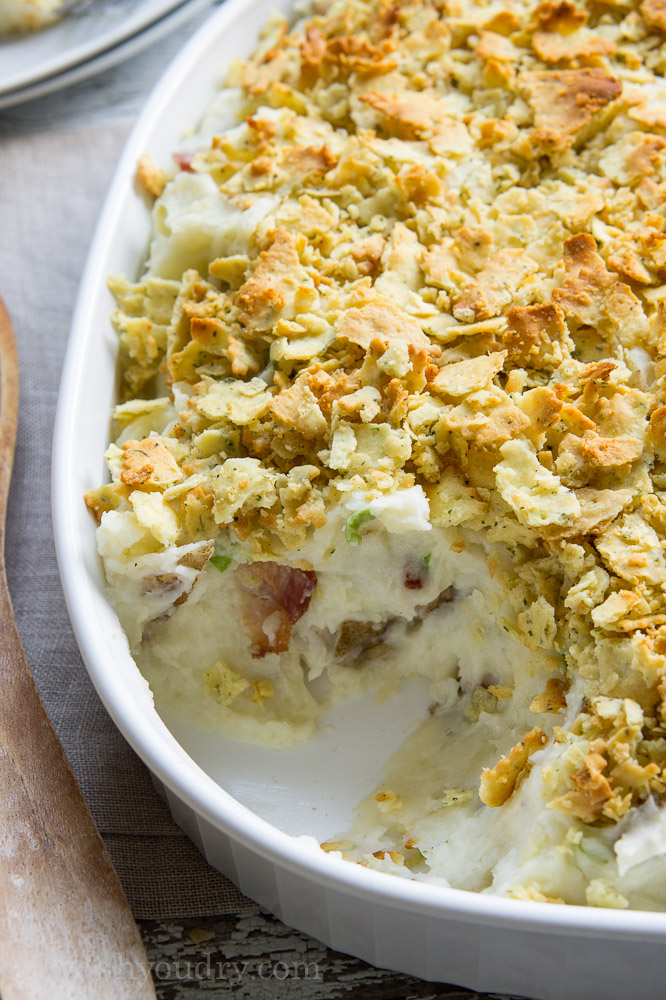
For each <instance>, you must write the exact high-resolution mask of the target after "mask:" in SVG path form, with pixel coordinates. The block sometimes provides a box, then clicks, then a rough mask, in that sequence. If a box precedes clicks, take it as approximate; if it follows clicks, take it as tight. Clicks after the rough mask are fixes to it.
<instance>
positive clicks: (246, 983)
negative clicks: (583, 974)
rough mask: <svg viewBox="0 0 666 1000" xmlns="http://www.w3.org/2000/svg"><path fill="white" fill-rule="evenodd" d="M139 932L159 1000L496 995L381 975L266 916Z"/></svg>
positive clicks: (152, 923) (472, 999) (432, 999)
mask: <svg viewBox="0 0 666 1000" xmlns="http://www.w3.org/2000/svg"><path fill="white" fill-rule="evenodd" d="M139 928H140V930H141V933H142V935H143V940H144V944H145V946H146V951H147V954H148V960H149V963H150V965H151V968H152V971H153V978H154V980H155V986H156V991H157V996H158V998H159V1000H216V998H222V997H225V996H231V995H233V997H234V1000H489V998H490V996H491V995H487V994H483V995H481V994H479V993H475V992H472V991H470V990H466V989H463V988H461V987H458V986H447V985H446V984H443V983H427V982H425V981H424V980H422V979H416V978H414V977H412V976H404V975H401V974H400V973H397V972H387V971H384V970H381V969H376V968H375V967H374V966H372V965H368V964H367V963H366V962H362V961H360V959H357V958H351V957H350V956H348V955H343V954H341V953H340V952H337V951H332V950H331V949H330V948H327V947H326V946H325V945H323V944H321V942H319V941H315V940H314V938H310V937H308V936H307V935H306V934H301V933H300V932H299V931H295V930H292V929H291V928H289V927H287V926H286V925H285V924H283V923H282V922H281V921H280V920H278V919H277V918H276V917H274V916H272V914H270V913H268V912H267V911H265V910H261V911H260V912H259V913H256V914H249V915H248V914H246V915H244V916H236V915H233V914H232V915H228V916H221V917H204V918H198V919H187V920H141V921H139ZM492 996H493V997H496V996H497V995H496V994H493V995H492ZM505 1000H517V998H511V997H507V998H505Z"/></svg>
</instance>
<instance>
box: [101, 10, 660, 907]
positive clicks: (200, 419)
mask: <svg viewBox="0 0 666 1000" xmlns="http://www.w3.org/2000/svg"><path fill="white" fill-rule="evenodd" d="M665 31H666V16H665V14H664V10H663V9H662V6H660V3H659V2H656V0H654V2H653V0H644V2H643V3H641V4H640V5H639V6H638V5H633V4H625V5H622V4H613V5H603V6H599V5H596V4H593V3H592V2H590V3H588V4H584V3H574V2H573V0H561V2H553V0H541V2H539V3H537V2H535V0H525V2H518V0H507V2H502V3H495V2H491V3H485V2H484V3H481V2H465V3H464V4H463V3H461V4H458V3H457V2H455V0H426V2H418V3H417V2H415V0H406V2H404V3H402V4H401V5H398V4H393V3H388V2H386V0H333V2H330V3H328V2H317V3H315V4H314V5H313V7H312V10H311V12H310V13H308V14H307V15H304V16H302V17H300V18H299V19H297V20H296V21H295V22H294V23H293V24H291V25H289V24H287V23H286V22H285V21H283V20H282V19H281V18H275V19H274V20H273V21H272V22H271V23H270V24H269V25H268V26H267V28H266V30H265V33H264V36H263V38H262V41H261V43H260V45H259V48H258V49H257V51H256V52H255V54H254V55H253V56H252V58H251V59H250V60H248V61H247V62H244V63H240V62H239V63H238V65H236V66H234V67H233V68H232V70H231V73H230V75H229V79H228V80H227V81H226V85H225V88H224V89H223V90H222V91H221V92H220V95H219V97H218V98H217V99H216V101H215V102H214V104H213V106H212V107H211V108H210V109H209V111H208V112H207V114H206V116H205V118H204V120H203V121H202V123H201V125H200V127H199V129H198V130H197V131H195V132H194V133H193V134H192V135H190V136H189V137H188V138H187V139H184V140H183V141H182V143H181V144H180V146H179V148H178V149H177V150H176V151H175V153H174V162H173V164H170V165H169V164H160V165H156V164H154V163H153V162H152V161H151V160H150V159H149V158H148V157H143V158H142V159H141V161H140V163H139V166H138V176H139V179H140V181H141V182H142V183H143V185H144V186H145V188H146V189H147V191H149V192H150V193H151V194H152V195H153V196H154V198H155V204H154V209H153V237H152V242H151V246H150V251H149V255H148V260H147V265H146V268H145V272H144V274H143V275H141V276H140V277H139V279H138V280H137V281H136V282H131V281H129V280H127V279H126V278H125V277H122V276H115V277H114V278H112V279H111V282H110V286H111V290H112V292H113V294H114V296H115V299H116V302H117V309H116V310H115V311H114V313H113V316H112V322H113V325H114V327H115V329H116V331H117V333H118V336H119V343H120V357H121V363H122V370H123V376H124V392H125V396H124V399H123V401H122V402H120V403H119V404H118V406H117V407H116V408H115V411H114V420H115V425H116V437H115V440H114V443H112V444H111V445H110V447H109V449H108V452H107V462H108V466H109V470H110V475H111V481H110V483H108V484H107V485H104V486H101V487H99V488H96V489H93V490H91V491H89V493H88V494H87V495H86V502H87V503H88V506H89V507H90V508H91V510H92V511H93V512H94V513H95V515H96V516H97V518H98V520H99V522H100V523H99V529H98V545H99V551H100V553H101V555H102V557H103V559H104V565H105V570H106V575H107V579H108V583H109V592H110V596H111V600H112V601H113V603H114V605H115V607H116V608H117V610H118V614H119V616H120V619H121V621H122V623H123V625H124V627H125V630H126V632H127V636H128V641H129V643H130V647H131V649H132V652H133V655H134V656H135V658H136V661H137V663H138V665H139V667H140V668H141V670H142V672H143V673H144V675H145V676H146V678H147V679H148V680H149V682H150V684H151V687H152V689H153V691H154V692H155V696H156V698H157V700H158V703H159V704H161V705H164V706H168V707H170V708H171V709H174V710H176V711H180V712H183V713H186V714H187V715H188V716H190V717H191V718H193V719H195V720H196V721H197V722H198V723H199V724H200V725H203V726H207V727H211V728H220V729H222V730H224V731H225V732H226V733H229V734H232V735H235V736H237V737H238V738H240V739H246V740H254V741H260V742H264V743H268V744H273V745H275V746H285V745H289V744H292V743H294V742H295V741H299V740H305V739H307V738H308V737H310V736H311V735H312V733H313V732H314V731H315V729H316V727H317V725H318V724H319V723H320V721H321V720H322V719H323V718H324V716H325V713H326V711H327V709H328V708H329V707H330V706H331V705H332V704H334V703H336V702H340V701H341V700H343V699H346V698H350V697H355V696H357V695H360V694H361V693H363V692H365V691H367V690H368V689H371V690H374V691H375V692H376V693H377V695H378V696H379V697H388V696H392V697H396V698H400V689H401V683H402V681H403V680H404V679H405V678H408V677H414V676H418V677H425V678H426V679H427V680H428V681H429V683H430V694H431V707H430V711H429V714H428V717H427V718H426V719H424V721H423V724H422V726H421V727H420V728H419V729H418V730H417V732H416V733H414V734H413V736H412V737H410V738H409V739H408V740H407V742H406V744H405V745H403V746H401V747H396V754H395V757H394V759H393V760H392V761H391V762H390V764H389V766H388V767H387V770H386V774H385V778H384V780H383V781H382V784H381V786H380V787H378V788H377V789H375V790H374V791H373V793H372V794H371V795H370V796H369V797H368V799H367V800H366V801H365V802H363V803H361V804H360V806H359V812H358V818H357V821H356V823H355V824H354V827H353V829H352V830H347V831H331V839H330V840H329V841H328V842H327V843H326V844H324V845H322V846H323V847H324V849H326V850H329V851H339V852H340V853H341V854H342V855H343V856H344V857H346V858H349V859H350V860H352V861H356V862H359V863H361V864H365V865H369V866H371V867H374V868H380V869H382V870H385V871H389V872H393V873H395V874H399V875H402V876H405V877H409V878H417V879H431V880H439V881H440V882H442V881H443V882H445V883H447V884H450V885H453V886H458V887H463V888H468V889H473V890H476V891H484V892H491V893H498V894H502V895H509V896H515V897H518V898H524V899H540V900H543V899H545V900H551V901H560V902H573V903H583V904H589V905H592V906H615V907H624V906H633V907H645V908H651V909H664V908H666V858H665V855H666V839H665V837H664V831H665V830H666V805H665V804H664V799H665V797H666V771H665V768H666V559H665V557H664V539H665V538H666V389H665V387H664V376H665V375H666V363H665V360H664V358H665V354H666V284H665V281H666V232H665V231H664V230H665V229H666V221H665V220H666V159H665V153H664V151H665V150H666V115H665V114H664V97H665V96H666V85H665V83H664V78H663V73H664V66H665V64H666V54H665V47H664V45H663V41H664V32H665Z"/></svg>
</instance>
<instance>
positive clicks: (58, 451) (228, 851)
mask: <svg viewBox="0 0 666 1000" xmlns="http://www.w3.org/2000/svg"><path fill="white" fill-rule="evenodd" d="M276 7H278V8H281V9H283V10H287V9H288V7H289V3H288V0H278V2H276V0H227V2H226V3H225V4H224V6H223V7H222V8H221V9H220V10H218V11H217V12H216V13H215V14H214V15H213V16H212V17H211V18H210V20H209V21H208V22H207V23H206V24H205V25H203V26H202V27H201V28H200V29H199V31H198V32H197V33H196V34H195V35H194V37H193V38H192V39H191V40H190V42H189V43H188V44H187V45H186V46H185V48H184V49H183V51H182V52H181V53H180V55H179V56H178V57H177V59H176V60H175V61H174V62H173V63H172V65H171V66H170V67H169V68H168V69H167V71H166V72H165V74H164V76H163V77H162V79H161V81H160V82H159V84H158V85H157V87H156V88H155V90H154V92H153V94H152V96H151V97H150V99H149V101H148V103H147V105H146V108H145V110H144V112H143V114H142V115H141V117H140V119H139V121H138V122H137V124H136V127H135V128H134V130H133V132H132V134H131V136H130V138H129V140H128V142H127V145H126V147H125V150H124V152H123V154H122V156H121V158H120V162H119V163H118V167H117V169H116V173H115V176H114V179H113V182H112V184H111V187H110V190H109V193H108V196H107V199H106V203H105V205H104V208H103V211H102V214H101V217H100V220H99V223H98V226H97V231H96V234H95V237H94V240H93V243H92V246H91V248H90V253H89V256H88V262H87V265H86V268H85V272H84V275H83V279H82V282H81V290H80V293H79V298H78V303H77V307H76V312H75V316H74V321H73V326H72V333H71V337H70V342H69V347H68V351H67V357H66V361H65V367H64V373H63V378H62V385H61V391H60V401H59V406H58V414H57V421H56V429H55V442H54V456H53V516H54V525H55V537H56V546H57V553H58V559H59V563H60V571H61V575H62V582H63V587H64V591H65V596H66V599H67V604H68V607H69V612H70V615H71V619H72V624H73V626H74V630H75V632H76V636H77V639H78V642H79V645H80V647H81V651H82V654H83V657H84V659H85V661H86V664H87V666H88V670H89V672H90V675H91V677H92V680H93V683H94V684H95V686H96V688H97V691H98V692H99V695H100V697H101V698H102V700H103V702H104V704H105V705H106V708H107V709H108V711H109V713H110V714H111V716H112V717H113V719H114V721H115V722H116V724H117V726H118V727H119V729H120V730H121V732H122V733H123V734H124V736H125V737H126V739H127V740H128V741H129V743H130V744H131V745H132V746H133V748H134V749H135V750H136V752H137V753H138V754H139V755H140V756H141V758H142V759H143V760H144V761H145V763H146V764H147V765H148V767H149V768H150V769H151V771H152V773H153V775H154V778H155V781H156V783H157V784H158V787H160V788H162V789H163V791H164V793H165V795H166V798H167V800H168V802H169V805H170V808H171V811H172V813H173V816H174V818H175V820H176V822H177V823H179V824H180V826H181V827H182V828H183V829H184V830H185V831H186V832H187V833H188V834H189V836H190V837H191V838H192V839H193V840H194V842H195V843H196V844H197V845H198V847H199V848H200V850H201V851H202V852H203V853H204V854H205V856H206V858H207V859H208V861H209V862H210V863H211V864H212V865H214V866H215V867H216V868H218V869H220V871H222V872H224V873H225V874H226V875H228V876H229V877H230V878H231V879H233V881H234V882H236V884H237V885H238V886H239V887H240V889H241V890H242V891H243V892H244V893H246V894H247V895H248V896H250V897H252V898H253V899H255V900H257V901H258V902H259V903H261V904H262V905H264V906H266V907H267V908H268V909H270V910H272V911H273V912H274V913H276V914H277V915H278V916H279V917H280V918H281V919H282V920H284V921H285V922H286V923H288V924H290V925H292V926H293V927H297V928H299V929H300V930H303V931H306V932H307V933H309V934H312V935H314V937H316V938H319V939H320V940H322V941H324V942H325V943H326V944H328V945H330V946H332V947H333V948H336V949H338V950H340V951H344V952H349V953H351V954H354V955H357V956H359V957H361V958H363V959H366V960H367V961H369V962H373V963H375V964H376V965H379V966H384V967H388V968H391V969H395V970H399V971H402V972H406V973H410V974H412V975H416V976H421V977H423V978H425V979H431V980H443V981H446V982H449V983H456V984H461V985H465V986H468V987H472V988H474V989H477V990H483V991H492V992H502V993H503V992H507V993H508V992H511V993H517V994H522V995H526V996H529V997H534V998H544V1000H546V998H548V1000H564V998H567V1000H570V998H576V1000H600V998H605V1000H626V998H627V997H629V996H638V995H640V996H642V997H643V998H644V1000H647V998H650V997H655V998H656V997H660V998H662V997H663V995H664V986H663V979H664V976H663V952H662V949H663V946H664V942H665V941H666V914H658V913H643V912H636V911H633V912H627V911H613V910H599V909H592V908H583V907H575V906H554V905H549V904H546V903H536V902H523V901H518V900H512V899H502V898H497V897H492V896H485V895H478V894H475V893H470V892H465V891H462V890H457V889H448V888H442V887H440V886H436V885H429V884H424V883H422V882H412V881H410V880H403V879H400V878H397V877H394V876H391V875H387V874H384V873H381V872H376V871H370V870H368V869H366V868H363V867H359V866H358V865H354V864H351V863H349V862H346V861H343V860H340V859H339V858H336V857H332V856H330V855H327V854H325V853H324V852H322V851H321V850H320V849H319V847H318V846H317V844H318V842H319V841H321V840H324V839H326V838H327V837H330V836H331V835H334V834H335V833H337V832H339V831H340V830H341V829H344V828H345V825H346V824H347V822H348V821H349V819H350V816H351V813H352V810H353V807H354V805H355V804H356V803H357V802H358V801H359V799H360V798H362V797H363V795H365V794H367V792H368V791H370V790H371V789H372V788H373V787H374V785H375V783H376V781H377V780H378V778H379V774H380V770H381V766H382V764H383V762H384V761H385V760H387V759H388V757H389V756H390V755H391V753H392V752H393V751H394V750H395V749H396V747H397V745H398V741H399V740H400V739H401V738H402V736H404V735H406V734H407V733H408V732H409V731H410V729H411V728H412V727H413V726H414V725H415V724H416V722H417V720H419V718H421V716H422V714H423V711H424V709H425V707H426V705H427V692H426V691H425V690H424V688H422V687H421V686H420V685H419V684H418V683H415V684H414V685H413V686H411V687H408V688H407V689H406V690H405V692H404V695H403V696H401V698H400V699H399V700H398V699H393V700H389V701H388V702H387V703H386V704H385V705H384V706H379V707H377V706H373V705H372V704H370V702H369V701H366V700H363V701H361V702H356V703H350V704H348V705H346V706H343V707H342V708H339V709H338V710H336V712H335V714H334V715H333V716H332V717H330V718H329V719H328V720H327V721H328V722H329V723H330V725H329V726H328V727H327V728H326V729H322V731H321V732H320V733H319V735H318V736H317V737H316V738H315V739H314V740H313V741H312V742H310V743H307V744H305V745H303V746H301V747H296V748H294V749H290V750H282V751H276V750H274V749H266V748H262V747H255V746H251V745H248V744H242V743H233V742H231V741H229V740H226V739H224V738H223V737H221V736H220V735H219V734H214V733H207V732H201V731H198V730H196V729H194V728H193V727H192V726H188V725H185V724H183V723H182V722H180V721H179V720H177V719H174V718H169V717H167V716H163V717H160V715H158V713H157V711H156V710H155V707H154V705H153V702H152V698H151V695H150V692H149V690H148V687H147V685H146V683H145V681H144V680H143V678H142V677H141V675H140V674H139V672H138V670H137V668H136V666H135V665H134V662H133V661H132V659H131V657H130V655H129V652H128V647H127V642H126V640H125V637H124V634H123V632H122V630H121V628H120V625H119V623H118V620H117V618H116V616H115V614H114V612H113V611H112V610H111V608H110V606H109V604H108V603H107V601H106V598H105V594H104V584H103V575H102V565H101V560H100V559H99V558H98V556H97V552H96V547H95V525H94V522H93V519H92V518H91V517H90V514H89V513H88V511H87V510H86V508H85V505H84V503H83V501H82V499H81V497H82V494H83V492H84V491H85V490H86V489H88V488H90V487H92V486H94V485H96V484H97V483H99V482H100V480H101V479H102V476H103V471H104V470H103V460H102V455H103V452H104V450H105V447H106V444H107V442H108V433H109V410H110V407H111V405H112V402H113V399H114V393H115V389H116V347H117V345H116V338H115V334H114V333H113V331H112V329H111V326H110V323H109V320H108V316H109V312H110V310H111V308H112V306H113V301H112V299H111V296H110V294H109V292H108V290H107V287H106V278H107V275H108V274H110V273H113V272H117V271H123V272H125V273H126V274H127V275H128V276H130V277H133V276H135V275H137V273H138V271H139V269H140V267H141V262H142V258H143V256H144V253H145V250H146V247H147V243H148V238H149V226H150V217H149V205H148V204H147V202H146V201H144V198H143V196H142V195H141V193H140V192H139V191H138V189H137V188H136V186H135V183H134V174H135V166H136V161H137V159H138V157H139V156H140V155H141V154H142V153H144V152H149V153H150V154H151V155H152V156H153V159H154V160H155V161H156V162H157V163H162V162H167V161H168V158H169V155H170V151H171V150H172V149H173V148H174V147H175V144H176V142H177V140H178V139H179V137H180V136H181V134H182V133H183V131H184V130H185V129H187V128H188V127H190V126H192V125H193V124H194V123H195V122H196V120H197V119H198V117H199V116H200V115H201V113H202V112H203V111H204V109H205V108H206V105H207V104H208V102H209V101H210V99H211V98H212V97H213V95H214V94H215V92H216V90H217V88H218V87H219V85H220V83H221V81H222V79H223V77H224V69H225V66H226V65H228V63H229V62H230V60H231V59H232V58H234V57H236V56H238V55H244V54H249V52H250V51H251V49H252V47H253V46H254V44H255V42H256V39H257V34H258V30H259V28H260V26H261V24H262V23H263V22H264V20H265V19H266V17H267V16H268V14H269V13H270V11H272V10H274V9H275V8H276Z"/></svg>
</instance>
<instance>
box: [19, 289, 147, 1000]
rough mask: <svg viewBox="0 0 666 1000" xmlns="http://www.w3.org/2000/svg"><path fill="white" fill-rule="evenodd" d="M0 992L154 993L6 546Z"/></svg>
mask: <svg viewBox="0 0 666 1000" xmlns="http://www.w3.org/2000/svg"><path fill="white" fill-rule="evenodd" d="M8 323H9V319H8V317H7V314H6V312H5V311H4V308H3V306H2V302H1V301H0V394H1V395H2V398H1V399H0V545H1V543H2V535H3V534H4V532H3V530H2V529H3V528H4V519H5V517H4V515H5V509H6V502H7V488H8V485H9V475H8V472H7V470H8V468H9V469H11V462H12V451H13V443H14V440H13V439H14V434H15V426H16V415H15V407H16V399H13V400H12V399H11V398H8V393H9V392H10V391H11V387H12V385H13V386H14V391H16V390H17V388H18V380H17V378H13V379H12V356H11V352H12V349H13V344H8V340H9V339H12V340H13V337H12V336H11V333H12V331H11V326H9V327H8V326H7V324H8ZM14 363H15V355H14ZM12 425H13V426H12ZM0 994H1V995H2V1000H155V991H154V989H153V985H152V981H151V977H150V971H149V967H148V962H147V959H146V954H145V951H144V948H143V944H142V941H141V937H140V935H139V931H138V929H137V926H136V924H135V922H134V919H133V917H132V913H131V910H130V908H129V905H128V903H127V900H126V898H125V895H124V893H123V890H122V888H121V886H120V883H119V881H118V878H117V876H116V873H115V871H114V869H113V865H112V864H111V859H110V858H109V856H108V854H107V852H106V849H105V847H104V845H103V843H102V838H101V837H100V835H99V833H98V831H97V828H96V827H95V824H94V822H93V819H92V816H91V815H90V812H89V811H88V808H87V806H86V804H85V802H84V799H83V796H82V794H81V791H80V789H79V786H78V785H77V783H76V779H75V778H74V775H73V774H72V770H71V768H70V766H69V764H68V762H67V758H66V757H65V753H64V751H63V749H62V747H61V745H60V743H59V741H58V738H57V736H56V734H55V732H54V730H53V727H52V725H51V722H50V721H49V718H48V715H47V714H46V710H45V708H44V705H43V704H42V701H41V698H40V696H39V693H38V691H37V688H36V686H35V682H34V680H33V677H32V673H31V672H30V668H29V666H28V663H27V661H26V658H25V654H24V652H23V647H22V645H21V640H20V637H19V633H18V629H17V627H16V621H15V619H14V612H13V608H12V604H11V599H10V596H9V588H8V586H7V579H6V575H5V569H4V559H3V550H2V548H0Z"/></svg>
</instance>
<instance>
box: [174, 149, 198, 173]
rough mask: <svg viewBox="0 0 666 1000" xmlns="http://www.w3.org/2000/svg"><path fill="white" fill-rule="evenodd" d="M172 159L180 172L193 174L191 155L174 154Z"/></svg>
mask: <svg viewBox="0 0 666 1000" xmlns="http://www.w3.org/2000/svg"><path fill="white" fill-rule="evenodd" d="M173 158H174V160H175V161H176V166H177V167H178V168H179V169H180V170H184V171H185V173H186V174H193V173H194V167H193V166H192V155H191V153H174V154H173Z"/></svg>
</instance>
